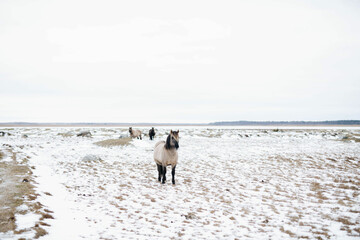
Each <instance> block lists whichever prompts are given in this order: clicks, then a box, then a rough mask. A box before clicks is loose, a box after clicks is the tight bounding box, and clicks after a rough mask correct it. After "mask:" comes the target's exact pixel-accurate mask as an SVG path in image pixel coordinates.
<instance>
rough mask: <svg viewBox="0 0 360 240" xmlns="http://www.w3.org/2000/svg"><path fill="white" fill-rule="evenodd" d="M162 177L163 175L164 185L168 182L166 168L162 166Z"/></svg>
mask: <svg viewBox="0 0 360 240" xmlns="http://www.w3.org/2000/svg"><path fill="white" fill-rule="evenodd" d="M162 175H163V179H162V183H165V181H166V166H162Z"/></svg>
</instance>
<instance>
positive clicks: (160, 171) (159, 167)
mask: <svg viewBox="0 0 360 240" xmlns="http://www.w3.org/2000/svg"><path fill="white" fill-rule="evenodd" d="M156 165H157V169H158V173H159V177H158V180H159V182H161V175H162V166H161V165H159V164H156Z"/></svg>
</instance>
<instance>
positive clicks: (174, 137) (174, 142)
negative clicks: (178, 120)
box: [165, 130, 179, 149]
mask: <svg viewBox="0 0 360 240" xmlns="http://www.w3.org/2000/svg"><path fill="white" fill-rule="evenodd" d="M165 148H166V149H171V148H176V149H178V148H179V130H177V131H172V130H170V134H169V136H168V137H167V139H166V144H165Z"/></svg>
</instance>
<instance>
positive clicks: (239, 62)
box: [0, 0, 360, 122]
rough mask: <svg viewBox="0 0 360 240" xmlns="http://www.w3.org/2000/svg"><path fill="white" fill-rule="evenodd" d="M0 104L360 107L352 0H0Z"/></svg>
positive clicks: (40, 115)
mask: <svg viewBox="0 0 360 240" xmlns="http://www.w3.org/2000/svg"><path fill="white" fill-rule="evenodd" d="M0 113H1V114H0V122H8V121H37V122H212V121H220V120H333V119H360V2H359V1H355V0H354V1H351V0H349V1H340V0H339V1H329V0H324V1H316V0H312V1H265V0H264V1H208V0H207V1H194V0H191V1H184V0H182V1H176V2H175V1H168V0H165V1H147V0H142V1H117V0H114V1H106V0H105V1H100V0H99V1H89V0H84V1H73V0H71V1H70V0H54V1H49V0H43V1H26V0H24V1H18V0H1V1H0Z"/></svg>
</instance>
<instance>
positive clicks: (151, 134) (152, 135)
mask: <svg viewBox="0 0 360 240" xmlns="http://www.w3.org/2000/svg"><path fill="white" fill-rule="evenodd" d="M149 136H150V140H153V139H154V137H155V129H154V128H151V129H150V130H149Z"/></svg>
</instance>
